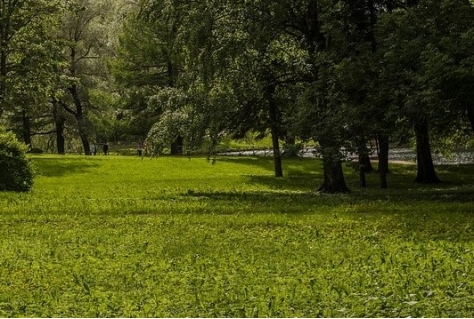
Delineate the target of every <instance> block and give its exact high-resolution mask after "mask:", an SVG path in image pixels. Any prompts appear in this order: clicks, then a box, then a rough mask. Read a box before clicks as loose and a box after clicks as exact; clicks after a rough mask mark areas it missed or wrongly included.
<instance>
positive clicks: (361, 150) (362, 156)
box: [357, 140, 374, 173]
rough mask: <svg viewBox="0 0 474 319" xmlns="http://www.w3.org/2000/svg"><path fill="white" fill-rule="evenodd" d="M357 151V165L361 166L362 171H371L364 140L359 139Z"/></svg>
mask: <svg viewBox="0 0 474 319" xmlns="http://www.w3.org/2000/svg"><path fill="white" fill-rule="evenodd" d="M357 152H358V154H359V166H360V167H362V168H363V171H364V173H372V172H373V171H374V168H373V166H372V163H371V162H370V157H369V150H368V149H367V144H366V141H365V140H361V141H359V147H358V150H357Z"/></svg>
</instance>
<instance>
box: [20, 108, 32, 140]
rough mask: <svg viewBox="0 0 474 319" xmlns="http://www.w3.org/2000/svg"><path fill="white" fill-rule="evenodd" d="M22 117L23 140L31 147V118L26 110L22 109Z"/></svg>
mask: <svg viewBox="0 0 474 319" xmlns="http://www.w3.org/2000/svg"><path fill="white" fill-rule="evenodd" d="M22 119H23V142H25V144H26V145H28V147H31V118H30V117H29V116H28V113H27V112H26V110H23V113H22Z"/></svg>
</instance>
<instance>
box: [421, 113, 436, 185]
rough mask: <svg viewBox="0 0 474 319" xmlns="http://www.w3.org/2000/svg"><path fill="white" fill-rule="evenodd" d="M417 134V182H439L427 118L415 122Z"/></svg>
mask: <svg viewBox="0 0 474 319" xmlns="http://www.w3.org/2000/svg"><path fill="white" fill-rule="evenodd" d="M415 134H416V162H417V168H418V172H417V175H416V179H415V182H416V183H427V184H432V183H439V182H441V181H440V179H439V178H438V176H437V175H436V171H435V168H434V164H433V158H432V156H431V146H430V139H429V133H428V122H427V120H425V119H422V120H419V121H417V122H416V123H415Z"/></svg>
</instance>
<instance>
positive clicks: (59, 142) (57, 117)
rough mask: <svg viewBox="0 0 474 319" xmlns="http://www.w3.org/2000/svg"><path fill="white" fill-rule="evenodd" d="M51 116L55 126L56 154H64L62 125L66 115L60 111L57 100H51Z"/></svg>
mask: <svg viewBox="0 0 474 319" xmlns="http://www.w3.org/2000/svg"><path fill="white" fill-rule="evenodd" d="M53 117H54V124H55V126H56V148H57V149H58V154H60V155H64V154H66V148H65V139H64V127H65V123H66V117H65V116H64V114H63V113H62V112H61V110H60V108H59V105H58V102H57V101H53Z"/></svg>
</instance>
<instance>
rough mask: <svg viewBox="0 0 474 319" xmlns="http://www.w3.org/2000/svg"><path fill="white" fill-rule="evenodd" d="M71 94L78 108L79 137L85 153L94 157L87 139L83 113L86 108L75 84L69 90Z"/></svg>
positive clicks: (76, 115)
mask: <svg viewBox="0 0 474 319" xmlns="http://www.w3.org/2000/svg"><path fill="white" fill-rule="evenodd" d="M69 92H70V93H71V96H72V99H73V101H74V105H75V107H76V112H75V117H76V120H77V128H78V131H79V137H80V138H81V142H82V147H83V149H84V153H85V154H86V155H92V153H91V149H90V144H89V139H88V138H87V129H86V120H85V118H84V112H83V109H84V108H83V107H82V102H81V99H80V98H79V93H78V92H77V87H76V85H75V84H74V85H72V86H71V87H70V88H69Z"/></svg>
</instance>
